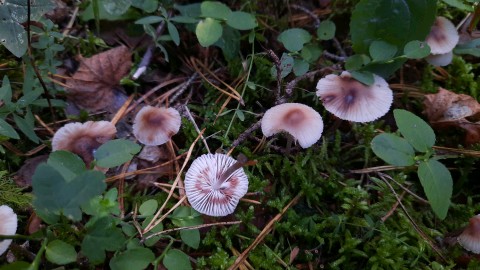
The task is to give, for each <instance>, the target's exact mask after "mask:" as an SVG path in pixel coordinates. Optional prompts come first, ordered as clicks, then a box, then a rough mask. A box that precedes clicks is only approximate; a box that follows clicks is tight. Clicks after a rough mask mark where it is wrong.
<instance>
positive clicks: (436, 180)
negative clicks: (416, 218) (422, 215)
mask: <svg viewBox="0 0 480 270" xmlns="http://www.w3.org/2000/svg"><path fill="white" fill-rule="evenodd" d="M418 177H419V178H420V183H422V186H423V190H424V191H425V195H427V199H428V202H429V203H430V205H431V207H432V209H433V212H435V214H436V215H437V216H438V217H439V218H440V219H444V218H445V217H446V216H447V212H448V208H449V207H450V198H451V197H452V190H453V180H452V175H451V174H450V171H449V170H448V169H447V168H446V167H445V165H443V164H442V163H440V162H438V161H437V160H434V159H430V160H428V161H426V162H422V163H420V164H419V166H418Z"/></svg>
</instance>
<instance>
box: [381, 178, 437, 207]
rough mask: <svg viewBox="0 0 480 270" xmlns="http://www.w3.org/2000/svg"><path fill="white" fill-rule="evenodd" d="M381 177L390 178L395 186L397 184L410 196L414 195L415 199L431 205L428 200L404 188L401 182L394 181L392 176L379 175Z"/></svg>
mask: <svg viewBox="0 0 480 270" xmlns="http://www.w3.org/2000/svg"><path fill="white" fill-rule="evenodd" d="M377 174H378V175H379V176H382V177H385V178H388V179H389V180H390V181H392V182H394V183H395V184H397V186H399V187H400V188H401V189H403V191H405V192H407V193H408V194H410V195H412V196H413V197H414V198H415V199H417V200H419V201H421V202H422V203H424V204H430V203H429V202H428V201H427V200H425V199H424V198H422V197H420V196H418V195H417V194H415V193H413V192H412V191H411V190H409V189H408V188H406V187H404V186H403V185H402V184H400V183H399V182H397V181H396V180H395V179H393V177H391V176H390V175H388V174H384V173H380V172H379V173H377Z"/></svg>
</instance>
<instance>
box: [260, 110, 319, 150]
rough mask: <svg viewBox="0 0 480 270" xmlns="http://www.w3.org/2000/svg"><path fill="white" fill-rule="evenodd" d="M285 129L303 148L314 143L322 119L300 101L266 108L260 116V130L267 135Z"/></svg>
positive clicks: (317, 136) (316, 139) (317, 137)
mask: <svg viewBox="0 0 480 270" xmlns="http://www.w3.org/2000/svg"><path fill="white" fill-rule="evenodd" d="M282 131H285V132H287V133H289V134H290V135H292V136H293V137H294V138H295V139H296V140H297V141H298V144H300V146H301V147H303V148H308V147H310V146H312V145H313V144H314V143H316V142H317V141H318V140H319V139H320V137H321V136H322V132H323V120H322V117H321V116H320V114H319V113H318V112H317V111H315V110H314V109H312V108H311V107H309V106H307V105H304V104H300V103H284V104H280V105H277V106H274V107H272V108H270V109H269V110H267V111H266V112H265V114H264V115H263V118H262V132H263V134H264V135H265V136H267V137H269V136H272V135H273V134H276V133H279V132H282Z"/></svg>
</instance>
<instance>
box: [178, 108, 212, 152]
mask: <svg viewBox="0 0 480 270" xmlns="http://www.w3.org/2000/svg"><path fill="white" fill-rule="evenodd" d="M184 109H185V114H186V115H187V118H188V120H190V122H192V124H193V127H194V128H195V131H197V133H198V134H200V129H199V128H198V126H197V123H195V119H193V116H192V114H191V113H190V109H188V107H187V106H186V105H184ZM200 138H202V142H203V144H204V145H205V148H207V151H208V153H209V154H211V153H212V152H211V151H210V148H209V147H208V144H207V140H205V137H203V135H202V134H200Z"/></svg>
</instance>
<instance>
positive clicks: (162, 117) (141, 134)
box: [133, 106, 182, 145]
mask: <svg viewBox="0 0 480 270" xmlns="http://www.w3.org/2000/svg"><path fill="white" fill-rule="evenodd" d="M181 124H182V118H181V117H180V113H178V111H177V110H175V109H174V108H168V109H167V108H156V107H152V106H145V107H143V108H142V109H141V110H140V111H139V112H138V113H137V115H136V116H135V120H134V121H133V134H134V135H135V138H137V140H138V141H139V142H141V143H143V144H145V145H162V144H164V143H166V142H168V141H169V140H170V138H171V137H172V136H173V135H175V134H177V133H178V131H179V130H180V126H181Z"/></svg>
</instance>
